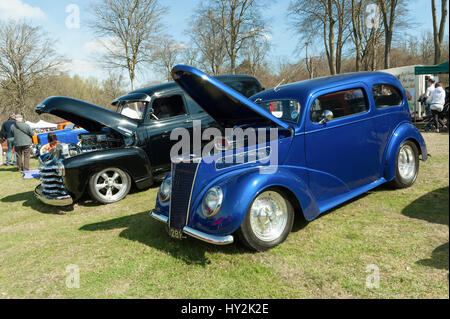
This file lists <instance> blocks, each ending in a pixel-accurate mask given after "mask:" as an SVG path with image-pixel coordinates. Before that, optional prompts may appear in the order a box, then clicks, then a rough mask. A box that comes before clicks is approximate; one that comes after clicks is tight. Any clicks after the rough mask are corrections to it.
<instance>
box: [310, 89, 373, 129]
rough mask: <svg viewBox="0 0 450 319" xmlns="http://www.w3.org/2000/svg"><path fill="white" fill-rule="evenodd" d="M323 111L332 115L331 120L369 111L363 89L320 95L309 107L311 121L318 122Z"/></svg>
mask: <svg viewBox="0 0 450 319" xmlns="http://www.w3.org/2000/svg"><path fill="white" fill-rule="evenodd" d="M325 110H328V111H331V112H332V113H333V119H337V118H340V117H344V116H348V115H352V114H358V113H363V112H366V111H368V110H369V103H368V102H367V96H366V94H365V92H364V90H363V89H351V90H343V91H338V92H333V93H329V94H325V95H322V96H320V97H318V98H317V99H315V100H314V102H313V104H312V105H311V121H313V122H316V123H317V122H320V120H322V114H323V112H324V111H325Z"/></svg>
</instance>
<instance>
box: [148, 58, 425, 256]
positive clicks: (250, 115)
mask: <svg viewBox="0 0 450 319" xmlns="http://www.w3.org/2000/svg"><path fill="white" fill-rule="evenodd" d="M172 76H173V78H174V80H175V81H176V82H177V83H178V85H180V86H181V87H182V88H183V89H184V90H185V91H186V92H187V93H188V94H189V95H190V96H191V97H192V98H193V99H194V100H195V101H196V102H197V103H198V104H199V105H200V106H201V107H202V108H203V109H204V110H205V111H206V112H207V113H208V114H209V115H210V116H211V117H213V118H214V119H215V120H216V121H217V123H218V124H219V125H220V126H221V127H222V128H224V127H234V128H245V129H247V128H259V129H260V130H261V128H266V129H268V128H271V129H272V131H273V130H276V133H277V138H276V140H273V139H272V140H269V141H268V142H265V143H263V144H261V143H256V144H255V145H251V143H250V142H248V143H247V144H244V145H245V146H244V147H237V145H239V143H236V140H232V139H228V137H227V136H225V140H226V141H229V143H225V144H227V145H228V146H227V145H226V146H227V147H224V148H223V151H222V152H221V153H217V152H211V153H208V154H207V155H203V156H202V157H200V156H198V155H192V154H191V155H189V156H183V157H181V158H177V159H176V160H175V159H173V163H172V171H171V174H170V175H168V176H167V178H166V179H165V181H164V182H163V183H162V184H161V187H160V190H159V193H158V198H157V201H156V206H155V208H154V209H153V210H152V211H151V212H150V214H151V216H152V217H154V218H155V219H157V220H159V221H162V222H164V223H167V224H168V226H169V228H168V229H169V233H170V235H171V236H172V237H177V238H182V237H184V236H185V235H189V236H192V237H195V238H198V239H201V240H203V241H206V242H209V243H213V244H219V245H223V244H229V243H232V242H233V240H234V237H235V236H236V235H237V236H238V237H239V239H240V240H241V241H242V242H243V243H244V244H245V245H247V246H248V247H250V248H251V249H254V250H257V251H264V250H267V249H269V248H271V247H274V246H276V245H278V244H280V243H281V242H283V241H284V240H285V239H286V237H287V236H288V234H289V232H290V231H291V228H292V225H293V221H294V218H297V217H301V216H302V215H303V217H304V218H306V220H308V221H312V220H313V219H315V218H317V217H318V216H319V215H320V214H322V213H323V212H326V211H327V210H330V209H331V208H333V207H335V206H337V205H339V204H341V203H344V202H345V201H348V200H349V199H351V198H354V197H356V196H358V195H360V194H362V193H364V192H367V191H369V190H371V189H373V188H375V187H377V186H379V185H381V184H383V183H386V182H391V183H392V184H393V185H394V186H396V187H399V188H404V187H409V186H411V185H412V184H413V183H414V182H415V180H416V178H417V174H418V171H419V158H421V159H422V160H423V161H425V160H426V159H427V149H426V145H425V142H424V140H423V138H422V136H421V134H420V133H419V131H418V130H417V129H416V128H415V127H414V126H413V125H412V124H411V118H410V114H409V109H408V102H407V99H406V95H405V91H404V89H403V87H402V85H401V84H400V82H399V81H398V80H397V79H396V78H395V77H394V76H392V75H390V74H387V73H382V72H359V73H349V74H342V75H337V76H331V77H323V78H317V79H311V80H307V81H301V82H297V83H291V84H287V85H283V86H280V87H276V88H273V89H269V90H266V91H263V92H260V93H258V94H256V95H254V96H252V97H251V98H249V99H247V98H245V97H243V96H242V95H240V94H239V93H237V92H235V91H234V90H232V89H231V88H229V87H227V86H226V85H224V84H222V83H220V82H218V81H217V80H215V79H213V78H212V77H210V76H208V75H206V74H205V73H203V72H201V71H199V70H197V69H195V68H192V67H189V66H183V65H179V66H176V67H174V69H173V70H172ZM258 132H260V131H258ZM258 134H259V135H260V133H258ZM259 135H258V136H259ZM265 135H267V134H265ZM258 141H259V140H258ZM222 144H223V143H222ZM222 144H221V145H222ZM240 145H242V144H240ZM268 159H270V160H268Z"/></svg>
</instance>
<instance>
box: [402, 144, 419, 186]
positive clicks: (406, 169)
mask: <svg viewBox="0 0 450 319" xmlns="http://www.w3.org/2000/svg"><path fill="white" fill-rule="evenodd" d="M398 172H399V174H400V176H401V177H402V178H404V179H407V180H409V179H411V178H413V177H414V174H415V173H416V158H415V156H414V152H413V149H412V148H411V146H409V145H404V146H402V148H401V149H400V152H399V153H398Z"/></svg>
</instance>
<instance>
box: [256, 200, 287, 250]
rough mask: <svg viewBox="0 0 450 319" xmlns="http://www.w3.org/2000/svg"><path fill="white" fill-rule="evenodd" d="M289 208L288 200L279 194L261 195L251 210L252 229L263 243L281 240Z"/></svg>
mask: <svg viewBox="0 0 450 319" xmlns="http://www.w3.org/2000/svg"><path fill="white" fill-rule="evenodd" d="M287 220H288V208H287V204H286V200H285V199H284V198H283V197H282V196H281V195H280V194H279V193H277V192H274V191H267V192H264V193H262V194H261V195H259V196H258V197H257V198H256V199H255V200H254V201H253V204H252V207H251V208H250V227H251V229H252V231H253V233H254V234H255V236H256V237H257V238H258V239H260V240H262V241H266V242H269V241H273V240H275V239H277V238H279V237H280V236H281V235H282V233H283V231H284V230H285V228H286V225H287Z"/></svg>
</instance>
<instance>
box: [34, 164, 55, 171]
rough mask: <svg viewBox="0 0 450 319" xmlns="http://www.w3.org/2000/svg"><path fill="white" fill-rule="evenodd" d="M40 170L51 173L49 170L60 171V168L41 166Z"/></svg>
mask: <svg viewBox="0 0 450 319" xmlns="http://www.w3.org/2000/svg"><path fill="white" fill-rule="evenodd" d="M38 169H39V170H40V171H49V170H52V169H54V170H56V169H58V166H56V165H50V166H39V167H38Z"/></svg>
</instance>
